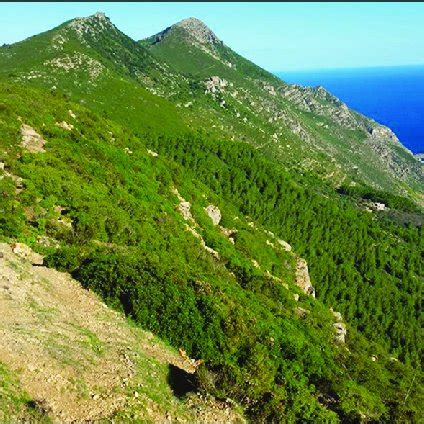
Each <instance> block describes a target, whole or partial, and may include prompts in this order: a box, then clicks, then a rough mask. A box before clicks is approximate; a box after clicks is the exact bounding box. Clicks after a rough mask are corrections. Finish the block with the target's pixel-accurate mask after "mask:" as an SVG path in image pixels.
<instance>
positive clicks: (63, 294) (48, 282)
mask: <svg viewBox="0 0 424 424" xmlns="http://www.w3.org/2000/svg"><path fill="white" fill-rule="evenodd" d="M0 256H1V259H0V261H1V262H0V264H1V282H2V291H1V293H0V307H1V311H2V320H1V323H0V335H1V338H0V388H1V389H0V390H1V395H2V396H1V400H0V420H1V421H2V422H16V421H17V420H22V422H28V420H31V421H32V422H33V421H41V422H50V420H51V421H53V422H83V421H92V420H94V421H96V422H99V421H100V420H104V419H108V420H111V419H113V420H118V421H121V420H127V421H128V420H130V419H131V421H132V422H135V421H138V422H140V421H142V422H173V421H179V422H199V423H200V422H205V423H209V422H212V421H220V422H223V421H225V422H233V423H242V422H244V419H243V417H242V416H241V415H240V414H238V413H236V412H235V411H233V410H232V409H234V408H230V406H229V405H227V404H226V403H225V402H218V401H216V400H214V399H212V398H202V396H199V395H197V394H196V393H195V386H193V388H191V393H190V394H189V396H187V397H186V398H185V399H184V400H182V399H180V398H179V397H178V396H179V395H178V393H179V390H181V387H183V388H184V384H185V380H188V381H189V380H190V378H192V372H193V369H192V368H193V367H192V365H191V363H190V360H189V359H188V358H187V359H185V358H183V357H181V356H180V355H179V354H178V353H176V351H175V350H173V349H171V348H170V347H167V346H166V345H165V344H164V343H162V342H161V341H160V340H158V339H157V338H155V337H154V336H153V334H151V333H148V332H145V331H142V330H141V329H139V328H136V327H135V326H132V325H130V324H129V323H128V321H126V320H125V319H124V318H123V316H122V314H119V313H117V312H115V311H112V310H110V309H109V308H108V307H107V306H106V305H105V304H104V303H103V302H101V301H100V300H99V298H98V297H97V296H95V295H94V294H93V293H92V292H89V291H87V290H84V289H83V288H82V287H81V286H80V284H79V283H78V282H77V281H75V280H72V278H70V276H69V275H67V274H65V273H60V272H58V271H55V270H52V269H48V268H45V267H43V266H40V263H42V258H41V257H40V255H37V254H35V253H34V252H32V251H31V250H30V249H29V248H28V247H26V246H25V245H19V244H18V245H17V244H12V246H9V245H7V244H4V243H0ZM33 263H34V265H33ZM11 376H13V379H12V377H11Z"/></svg>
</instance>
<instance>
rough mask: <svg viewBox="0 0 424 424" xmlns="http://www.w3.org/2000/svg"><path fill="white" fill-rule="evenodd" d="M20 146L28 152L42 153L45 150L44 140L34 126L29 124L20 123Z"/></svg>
mask: <svg viewBox="0 0 424 424" xmlns="http://www.w3.org/2000/svg"><path fill="white" fill-rule="evenodd" d="M21 136H22V141H21V146H22V148H23V149H25V150H27V151H28V152H30V153H42V152H45V150H44V146H45V144H46V140H44V138H43V137H41V135H40V134H38V133H37V131H35V130H34V128H32V127H30V126H29V125H26V124H22V126H21Z"/></svg>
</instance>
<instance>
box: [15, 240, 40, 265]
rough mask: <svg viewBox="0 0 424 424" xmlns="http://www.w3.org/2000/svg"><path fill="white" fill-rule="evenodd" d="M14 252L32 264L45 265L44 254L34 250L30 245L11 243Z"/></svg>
mask: <svg viewBox="0 0 424 424" xmlns="http://www.w3.org/2000/svg"><path fill="white" fill-rule="evenodd" d="M10 247H11V249H12V252H13V253H14V254H15V255H17V256H19V257H21V258H23V259H25V260H26V261H28V262H29V263H30V264H32V265H43V256H41V255H40V254H38V253H36V252H34V251H33V250H32V249H31V248H30V247H29V246H27V245H26V244H24V243H12V244H11V245H10Z"/></svg>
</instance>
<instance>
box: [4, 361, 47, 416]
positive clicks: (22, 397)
mask: <svg viewBox="0 0 424 424" xmlns="http://www.w3.org/2000/svg"><path fill="white" fill-rule="evenodd" d="M0 421H1V422H5V423H6V422H18V421H20V422H38V423H46V424H47V423H49V422H50V420H49V418H48V416H47V415H46V411H44V410H43V407H42V405H39V404H38V403H37V402H36V401H34V400H33V399H31V398H30V397H29V396H28V394H26V393H25V392H24V391H23V390H22V388H21V387H20V385H19V382H18V379H17V378H16V376H15V375H14V374H13V373H12V372H11V371H10V370H8V369H7V368H6V367H5V366H4V365H3V364H2V363H0Z"/></svg>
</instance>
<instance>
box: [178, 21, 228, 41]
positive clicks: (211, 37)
mask: <svg viewBox="0 0 424 424" xmlns="http://www.w3.org/2000/svg"><path fill="white" fill-rule="evenodd" d="M174 27H178V28H181V29H183V30H184V31H186V33H187V34H189V35H190V37H192V38H193V39H194V40H196V41H197V42H199V43H201V44H222V41H221V40H220V39H219V38H218V37H217V36H216V35H215V34H214V33H213V32H212V31H211V30H210V29H209V28H208V27H207V26H206V25H205V24H204V23H203V22H202V21H200V20H199V19H196V18H187V19H183V20H182V21H180V22H178V23H176V24H175V25H174Z"/></svg>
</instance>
